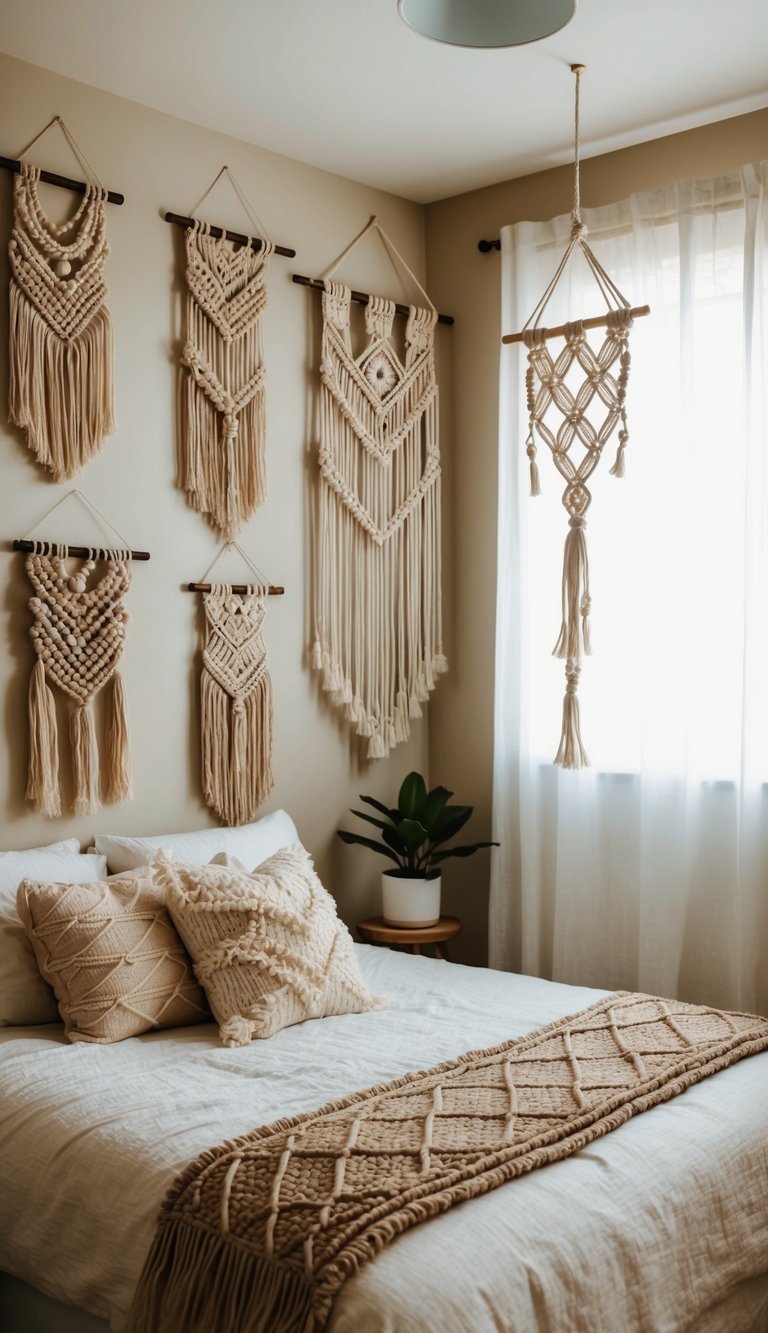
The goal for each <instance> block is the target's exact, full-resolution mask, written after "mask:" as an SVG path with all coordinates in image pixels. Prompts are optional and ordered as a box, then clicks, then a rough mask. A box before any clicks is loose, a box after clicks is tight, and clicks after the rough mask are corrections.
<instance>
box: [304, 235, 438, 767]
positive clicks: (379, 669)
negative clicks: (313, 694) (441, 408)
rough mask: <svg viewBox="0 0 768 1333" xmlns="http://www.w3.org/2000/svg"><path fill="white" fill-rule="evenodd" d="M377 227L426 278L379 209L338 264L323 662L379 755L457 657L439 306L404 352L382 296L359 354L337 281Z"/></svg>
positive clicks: (372, 753) (320, 531)
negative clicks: (446, 534) (445, 514)
mask: <svg viewBox="0 0 768 1333" xmlns="http://www.w3.org/2000/svg"><path fill="white" fill-rule="evenodd" d="M374 227H375V228H376V229H377V231H378V233H379V236H380V238H381V240H382V241H383V243H384V245H385V247H386V248H387V250H388V251H389V252H390V255H391V256H392V257H393V258H394V259H396V260H397V261H398V262H399V264H400V265H401V266H402V267H403V268H405V270H406V272H407V273H408V274H409V275H410V276H411V278H413V280H414V281H416V279H415V277H414V275H413V273H412V272H411V270H410V269H409V268H408V266H407V265H406V264H405V261H404V260H403V258H402V256H401V255H400V254H399V252H398V251H397V250H396V248H395V247H394V245H393V243H392V242H391V241H390V240H389V238H388V237H387V236H386V234H385V233H384V232H383V231H382V228H381V227H380V226H379V224H378V223H377V221H376V219H375V218H372V219H371V221H370V222H369V224H368V226H367V227H365V228H364V230H363V231H362V232H361V233H360V235H359V236H357V237H356V238H355V240H354V241H353V242H352V245H350V246H348V247H347V249H346V250H345V251H344V252H343V254H342V255H341V256H340V257H339V259H338V260H337V261H336V263H335V264H334V265H333V266H332V268H331V269H330V270H329V271H328V273H326V275H325V279H324V281H325V290H324V292H323V297H322V302H323V335H322V363H321V391H320V448H319V452H318V463H319V470H320V479H319V496H318V514H317V528H316V534H315V561H314V578H315V599H314V600H315V608H314V618H315V636H314V644H313V653H312V663H313V666H314V667H315V669H316V670H318V671H319V672H321V673H322V686H323V689H324V690H326V691H327V692H328V694H329V695H330V697H331V699H332V701H333V703H334V704H335V705H337V706H338V707H339V708H341V709H343V710H344V712H345V714H346V716H347V717H348V718H349V720H350V721H351V722H352V723H353V725H354V727H355V729H356V731H357V734H358V735H360V736H364V737H367V738H368V746H367V753H368V756H369V757H370V758H373V759H380V758H384V756H385V755H387V754H388V753H389V752H390V750H392V749H393V748H394V747H395V746H396V745H399V744H400V743H401V742H402V741H405V740H407V739H408V736H409V734H410V720H411V718H415V717H420V716H421V712H422V705H423V704H424V703H425V702H426V701H427V699H428V698H429V693H430V691H431V690H432V689H433V688H434V686H435V683H436V681H437V678H438V676H439V675H440V673H441V672H443V671H445V670H446V668H447V664H446V661H445V657H444V656H443V647H442V612H441V586H440V585H441V564H440V558H441V545H440V543H441V534H440V448H439V437H438V392H437V382H436V378H435V357H434V328H435V323H436V320H437V313H436V311H435V308H434V306H433V305H432V304H431V302H429V298H428V297H427V301H428V302H429V305H428V308H419V307H417V306H411V307H409V313H408V316H407V322H406V328H405V358H404V360H403V361H401V360H400V358H399V357H398V355H397V353H396V351H395V348H394V346H393V343H392V337H391V335H392V325H393V320H394V316H395V303H394V302H393V301H388V300H382V299H381V298H378V297H371V298H369V301H368V304H367V305H366V307H365V332H366V336H367V339H368V341H367V344H366V346H365V347H364V348H363V350H362V352H361V353H360V354H359V355H358V356H355V355H354V354H353V350H352V340H351V332H350V300H351V292H350V289H349V288H348V287H346V286H343V285H342V284H340V283H336V282H332V281H331V274H332V273H333V272H334V271H335V270H336V268H337V267H338V265H339V264H340V263H341V261H342V259H343V258H344V257H345V256H346V255H347V254H348V253H349V251H350V250H351V249H352V246H354V245H357V244H358V242H359V241H360V240H362V238H363V236H365V235H366V234H367V233H368V232H369V231H370V230H371V228H374ZM417 285H419V284H418V283H417ZM419 289H420V290H423V289H421V287H419ZM424 295H425V296H426V293H424Z"/></svg>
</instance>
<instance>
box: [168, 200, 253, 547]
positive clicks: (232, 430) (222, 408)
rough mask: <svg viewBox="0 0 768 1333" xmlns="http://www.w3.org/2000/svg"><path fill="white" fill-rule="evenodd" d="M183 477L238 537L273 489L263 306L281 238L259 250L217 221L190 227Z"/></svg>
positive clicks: (202, 506)
mask: <svg viewBox="0 0 768 1333" xmlns="http://www.w3.org/2000/svg"><path fill="white" fill-rule="evenodd" d="M186 246H187V272H186V278H187V301H186V341H185V344H184V352H183V355H182V358H181V364H182V366H184V367H186V369H187V371H188V372H189V373H188V374H187V375H186V377H185V380H186V383H185V385H184V386H183V392H182V419H181V483H182V485H183V487H184V489H185V490H186V492H187V495H188V497H189V503H190V504H191V505H192V507H193V508H194V509H196V510H197V511H198V512H199V513H201V514H205V515H207V517H208V518H209V519H210V522H211V523H212V525H213V526H214V527H215V528H216V529H217V530H218V531H219V532H220V533H221V534H222V536H223V537H224V538H225V539H226V540H227V541H231V540H232V539H233V538H234V537H235V536H236V535H237V533H238V532H239V530H240V528H241V527H242V524H243V523H244V522H245V520H246V519H247V518H248V517H249V515H250V514H252V513H253V511H254V509H256V508H257V507H258V506H259V505H260V504H263V502H264V499H265V498H266V493H267V483H266V472H265V461H264V440H265V430H266V426H265V406H264V355H263V349H262V336H261V315H262V311H263V310H264V308H265V306H266V303H267V289H266V286H265V279H266V276H267V269H268V267H269V256H270V255H271V254H272V251H273V249H274V246H273V245H272V242H271V241H268V240H264V241H263V242H262V245H261V248H260V249H259V251H258V253H257V252H255V251H254V249H253V247H252V246H250V245H245V246H238V245H235V244H233V243H232V242H231V241H228V240H226V239H225V238H224V237H223V236H221V237H215V236H213V235H211V231H210V227H209V224H208V223H206V222H195V224H194V226H192V227H190V228H189V229H188V230H187V235H186Z"/></svg>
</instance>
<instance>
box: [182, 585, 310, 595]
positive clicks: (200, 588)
mask: <svg viewBox="0 0 768 1333" xmlns="http://www.w3.org/2000/svg"><path fill="white" fill-rule="evenodd" d="M225 586H226V587H227V588H228V589H229V591H230V592H242V593H249V592H253V590H254V588H255V587H256V584H255V583H227V584H226V585H225ZM212 588H213V584H212V583H185V584H184V591H185V592H211V590H212ZM284 593H285V588H280V587H277V588H273V587H272V584H270V585H269V587H268V588H267V594H268V596H269V597H282V596H283V595H284Z"/></svg>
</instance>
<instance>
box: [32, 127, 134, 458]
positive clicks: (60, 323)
mask: <svg viewBox="0 0 768 1333" xmlns="http://www.w3.org/2000/svg"><path fill="white" fill-rule="evenodd" d="M52 123H54V122H52ZM56 123H59V124H61V127H62V129H63V131H64V133H65V135H66V136H67V139H68V141H69V142H70V144H71V145H72V146H73V148H74V150H75V152H76V154H77V156H78V157H79V158H80V160H81V162H82V163H83V165H84V166H85V167H86V169H87V170H89V169H88V166H87V162H86V161H85V159H84V158H83V157H82V154H81V153H80V151H79V150H78V149H77V147H76V145H75V144H74V140H73V139H72V136H71V134H70V133H69V131H68V130H67V129H66V126H64V125H63V123H62V122H61V121H59V120H58V118H57V122H56ZM38 137H39V136H38ZM27 151H28V150H27ZM91 174H92V172H91ZM39 179H40V171H39V169H38V168H37V167H33V166H30V165H29V164H27V163H25V162H22V163H21V166H20V171H19V173H18V175H17V176H16V180H15V186H14V219H13V230H12V232H11V239H10V242H9V246H8V251H9V256H10V266H11V288H10V340H9V359H10V385H9V415H10V420H11V422H12V423H13V424H14V425H15V426H18V427H20V429H21V430H23V431H24V432H25V434H26V437H27V443H28V445H29V447H30V449H31V450H32V452H33V453H34V454H35V456H36V458H37V460H38V462H40V463H42V464H43V465H44V466H45V467H47V468H48V469H49V470H50V472H51V473H52V474H53V477H54V479H55V480H56V481H62V480H64V479H65V478H68V477H73V476H75V474H76V473H78V472H79V471H80V469H81V468H83V467H84V466H85V464H86V463H88V462H90V460H91V459H92V458H93V457H94V456H95V455H96V454H97V453H98V452H99V450H100V449H101V446H102V443H103V441H104V439H105V437H106V436H107V435H110V434H111V433H112V432H113V431H114V429H115V419H114V406H113V347H112V321H111V319H110V315H109V311H108V309H107V307H106V303H105V301H106V294H107V288H106V284H105V281H104V262H105V260H106V258H107V255H108V254H109V246H108V245H107V241H106V237H105V207H104V204H105V199H106V191H105V190H104V189H103V188H102V187H101V185H99V184H93V185H88V186H87V188H86V191H85V194H84V196H83V200H82V203H81V204H80V206H79V208H78V209H77V211H76V212H75V214H74V215H73V216H72V217H71V218H69V219H68V220H67V221H66V222H63V223H61V224H60V225H56V224H54V223H53V222H52V221H51V220H50V218H49V217H47V216H46V214H45V213H44V212H43V209H42V206H41V204H40V199H39V196H38V182H39Z"/></svg>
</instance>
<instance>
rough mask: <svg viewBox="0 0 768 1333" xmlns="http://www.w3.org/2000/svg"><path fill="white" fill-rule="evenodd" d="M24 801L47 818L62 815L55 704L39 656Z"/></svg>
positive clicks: (31, 703)
mask: <svg viewBox="0 0 768 1333" xmlns="http://www.w3.org/2000/svg"><path fill="white" fill-rule="evenodd" d="M27 800H28V801H33V802H34V805H35V809H36V810H39V811H40V812H41V814H44V815H46V816H47V817H48V818H49V819H56V818H57V817H58V816H59V815H60V814H61V795H60V792H59V742H58V732H57V728H56V705H55V702H54V698H53V693H52V691H51V690H50V689H49V688H48V685H47V683H46V679H45V667H44V666H43V663H42V660H41V658H39V657H38V659H37V661H36V663H35V666H34V670H33V672H32V675H31V677H30V681H29V780H28V782H27Z"/></svg>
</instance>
